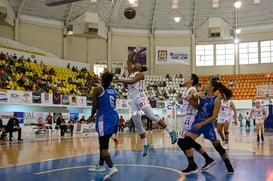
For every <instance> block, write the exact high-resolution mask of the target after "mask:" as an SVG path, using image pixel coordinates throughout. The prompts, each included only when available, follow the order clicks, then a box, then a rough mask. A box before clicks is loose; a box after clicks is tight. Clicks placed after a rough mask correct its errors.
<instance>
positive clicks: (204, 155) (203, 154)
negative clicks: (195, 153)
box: [202, 152, 212, 162]
mask: <svg viewBox="0 0 273 181" xmlns="http://www.w3.org/2000/svg"><path fill="white" fill-rule="evenodd" d="M202 156H203V157H204V158H205V160H206V162H207V161H210V160H212V158H210V157H209V155H208V154H207V153H206V152H204V153H202Z"/></svg>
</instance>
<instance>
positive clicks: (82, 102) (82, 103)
mask: <svg viewBox="0 0 273 181" xmlns="http://www.w3.org/2000/svg"><path fill="white" fill-rule="evenodd" d="M78 104H79V106H86V97H85V96H79V97H78Z"/></svg>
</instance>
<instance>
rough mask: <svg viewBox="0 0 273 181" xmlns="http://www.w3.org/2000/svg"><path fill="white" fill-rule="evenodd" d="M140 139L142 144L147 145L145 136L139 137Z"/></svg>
mask: <svg viewBox="0 0 273 181" xmlns="http://www.w3.org/2000/svg"><path fill="white" fill-rule="evenodd" d="M141 141H142V144H143V145H144V146H145V145H148V141H147V138H143V139H141Z"/></svg>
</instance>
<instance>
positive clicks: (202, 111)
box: [189, 96, 218, 141]
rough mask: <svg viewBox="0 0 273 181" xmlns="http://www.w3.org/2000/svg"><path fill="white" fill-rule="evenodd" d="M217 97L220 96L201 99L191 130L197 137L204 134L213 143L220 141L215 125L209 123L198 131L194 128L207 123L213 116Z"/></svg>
mask: <svg viewBox="0 0 273 181" xmlns="http://www.w3.org/2000/svg"><path fill="white" fill-rule="evenodd" d="M217 97H218V96H213V97H207V98H206V99H201V98H200V102H199V108H198V112H197V114H196V116H195V120H194V122H193V123H192V128H191V129H190V130H189V132H191V133H193V134H196V135H200V134H203V135H204V137H205V138H206V139H209V140H211V141H216V140H218V136H217V133H216V131H215V129H214V124H213V123H208V124H206V125H204V126H202V127H201V128H200V129H198V130H196V129H194V128H193V127H194V125H196V124H198V123H201V122H203V121H205V120H206V119H208V118H210V117H211V116H212V115H213V109H214V105H215V100H216V99H217Z"/></svg>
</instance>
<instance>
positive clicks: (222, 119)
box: [217, 117, 231, 124]
mask: <svg viewBox="0 0 273 181" xmlns="http://www.w3.org/2000/svg"><path fill="white" fill-rule="evenodd" d="M230 120H231V119H230V117H218V119H217V124H218V123H219V124H224V123H225V122H230Z"/></svg>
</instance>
